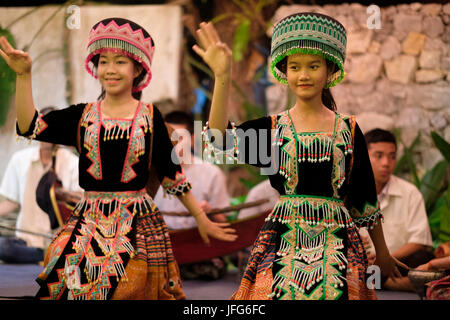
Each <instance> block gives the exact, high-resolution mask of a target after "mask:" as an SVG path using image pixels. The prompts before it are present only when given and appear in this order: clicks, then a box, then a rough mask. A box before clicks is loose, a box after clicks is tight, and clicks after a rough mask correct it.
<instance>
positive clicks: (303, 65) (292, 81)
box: [286, 53, 328, 100]
mask: <svg viewBox="0 0 450 320" xmlns="http://www.w3.org/2000/svg"><path fill="white" fill-rule="evenodd" d="M286 75H287V80H288V85H289V88H291V90H292V92H294V93H295V95H296V96H297V97H298V98H300V99H304V100H310V99H312V98H314V97H316V96H317V95H319V96H321V94H322V90H323V88H324V86H325V84H326V81H327V76H328V69H327V63H326V60H325V59H324V58H322V57H321V56H318V55H311V54H301V53H295V54H292V55H289V56H288V57H287V66H286Z"/></svg>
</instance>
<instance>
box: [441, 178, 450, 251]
mask: <svg viewBox="0 0 450 320" xmlns="http://www.w3.org/2000/svg"><path fill="white" fill-rule="evenodd" d="M442 197H443V201H442V202H443V205H442V206H441V207H440V208H439V210H440V226H439V235H438V240H440V241H441V242H447V241H450V187H449V188H448V189H447V191H446V192H445V194H444V195H443V196H442Z"/></svg>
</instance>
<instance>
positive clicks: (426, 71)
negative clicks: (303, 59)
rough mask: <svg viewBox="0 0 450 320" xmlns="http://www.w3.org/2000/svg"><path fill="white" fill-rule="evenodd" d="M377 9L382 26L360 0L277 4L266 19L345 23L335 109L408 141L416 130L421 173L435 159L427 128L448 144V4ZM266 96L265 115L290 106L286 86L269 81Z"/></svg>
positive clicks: (364, 126)
mask: <svg viewBox="0 0 450 320" xmlns="http://www.w3.org/2000/svg"><path fill="white" fill-rule="evenodd" d="M380 9H381V10H380V13H381V20H380V22H381V29H369V28H368V26H367V25H368V24H367V21H368V18H369V17H370V16H371V14H370V13H367V7H365V6H362V5H360V4H342V5H326V6H322V7H319V6H300V5H292V6H282V7H280V8H279V9H278V10H277V11H276V13H275V15H274V17H273V19H272V20H273V21H274V22H276V21H278V20H279V19H281V18H283V17H285V16H287V15H289V14H292V13H295V12H301V11H313V12H318V13H323V14H327V15H330V16H332V17H334V18H336V19H337V20H339V21H340V22H341V23H342V24H343V25H344V27H345V28H346V30H347V33H348V42H347V58H346V62H345V70H346V77H345V79H344V81H343V82H342V83H341V84H339V85H338V86H336V87H334V88H332V93H333V96H334V98H335V100H336V103H337V106H338V111H339V112H341V113H344V114H354V115H356V116H357V120H358V122H359V124H360V126H361V128H362V130H363V131H368V130H370V129H373V128H375V127H381V128H384V129H388V130H392V129H394V128H398V129H401V133H402V134H401V137H402V140H403V141H404V143H405V144H406V145H407V146H409V145H410V144H411V142H412V141H413V140H414V138H415V137H416V135H417V134H418V132H421V141H420V145H419V147H418V149H417V151H418V156H417V161H418V163H417V165H418V169H419V172H421V173H423V172H424V171H425V170H427V169H429V168H431V167H432V166H433V165H434V164H435V163H436V162H437V161H439V160H440V159H441V158H442V157H441V155H440V153H439V151H438V150H437V149H435V148H434V147H433V143H432V141H431V137H430V132H431V131H433V130H434V131H437V132H438V133H439V134H441V135H442V136H443V137H445V139H446V140H447V141H450V126H449V125H448V124H449V123H450V4H446V5H441V4H420V3H413V4H410V5H409V4H405V5H398V6H390V7H383V8H380ZM268 34H271V30H268ZM272 80H273V78H272ZM273 82H274V83H276V82H275V81H273ZM267 95H268V101H269V110H271V113H275V112H279V111H280V110H283V109H284V108H285V106H286V105H289V104H290V103H289V102H287V100H288V99H287V97H288V94H287V88H286V87H285V86H282V85H279V84H276V85H274V86H271V87H269V88H268V90H267ZM291 101H292V100H291Z"/></svg>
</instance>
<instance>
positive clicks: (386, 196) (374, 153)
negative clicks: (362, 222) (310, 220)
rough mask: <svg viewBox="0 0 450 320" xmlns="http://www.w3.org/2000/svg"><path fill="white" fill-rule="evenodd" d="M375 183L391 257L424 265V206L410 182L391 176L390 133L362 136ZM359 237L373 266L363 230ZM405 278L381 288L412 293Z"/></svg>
mask: <svg viewBox="0 0 450 320" xmlns="http://www.w3.org/2000/svg"><path fill="white" fill-rule="evenodd" d="M365 139H366V143H367V148H368V151H369V157H370V162H371V164H372V169H373V173H374V177H375V184H376V189H377V194H378V200H379V203H380V209H381V212H382V213H383V216H384V221H383V233H384V237H385V240H386V245H387V247H388V249H389V251H390V253H391V255H392V256H394V257H395V258H397V259H399V260H400V261H402V262H404V263H405V264H406V265H408V266H409V267H411V268H416V267H417V266H419V265H422V264H424V263H427V262H428V261H429V260H431V259H432V258H433V254H432V251H431V249H432V245H433V242H432V239H431V231H430V227H429V224H428V217H427V213H426V211H425V204H424V200H423V197H422V194H421V193H420V191H419V190H418V189H417V188H416V187H415V186H414V185H413V184H411V183H409V182H407V181H405V180H403V179H400V178H398V177H396V176H394V175H393V174H392V173H393V172H394V168H395V164H396V154H397V142H396V139H395V137H394V135H393V134H392V133H390V132H389V131H386V130H382V129H374V130H371V131H369V132H367V133H366V134H365ZM360 235H361V238H362V240H363V242H364V243H365V246H366V251H367V252H368V257H369V264H373V261H374V259H375V252H374V251H373V249H372V248H374V246H373V244H372V243H371V241H370V238H369V237H368V232H367V230H366V229H364V228H362V229H360ZM402 273H403V275H404V276H405V277H403V278H401V279H400V280H396V281H393V280H392V279H390V278H389V279H387V280H386V281H385V283H384V285H383V286H384V288H386V289H390V290H407V291H410V290H411V291H412V287H411V285H410V283H409V280H408V278H407V277H406V276H407V271H406V270H403V271H402Z"/></svg>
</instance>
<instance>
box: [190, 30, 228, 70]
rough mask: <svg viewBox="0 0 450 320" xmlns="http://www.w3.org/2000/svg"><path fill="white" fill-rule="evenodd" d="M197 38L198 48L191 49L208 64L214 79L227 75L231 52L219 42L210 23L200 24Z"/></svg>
mask: <svg viewBox="0 0 450 320" xmlns="http://www.w3.org/2000/svg"><path fill="white" fill-rule="evenodd" d="M197 36H198V42H199V44H200V46H198V45H194V46H193V47H192V49H193V50H194V51H195V52H196V53H197V54H198V55H199V56H200V57H202V59H203V60H204V61H205V62H206V63H207V64H208V66H209V67H210V68H211V69H212V71H213V72H214V75H215V76H216V77H221V76H227V75H229V73H230V67H231V56H232V52H231V50H230V48H229V47H228V46H227V45H226V44H225V43H223V42H222V41H221V40H220V37H219V34H218V33H217V30H216V29H215V28H214V26H213V24H212V23H211V22H208V23H205V22H202V23H200V28H199V29H198V30H197Z"/></svg>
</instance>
